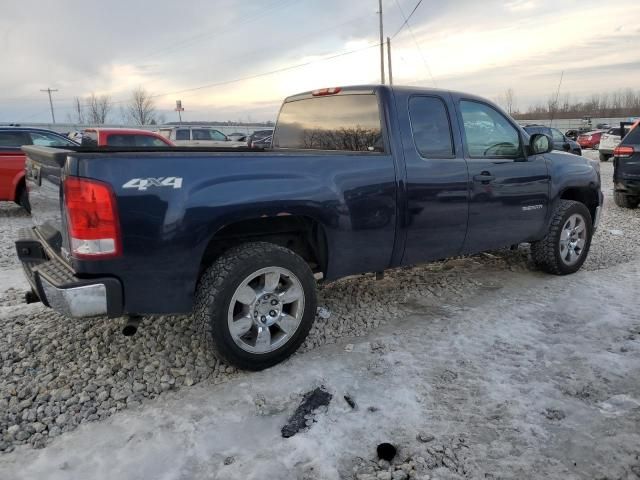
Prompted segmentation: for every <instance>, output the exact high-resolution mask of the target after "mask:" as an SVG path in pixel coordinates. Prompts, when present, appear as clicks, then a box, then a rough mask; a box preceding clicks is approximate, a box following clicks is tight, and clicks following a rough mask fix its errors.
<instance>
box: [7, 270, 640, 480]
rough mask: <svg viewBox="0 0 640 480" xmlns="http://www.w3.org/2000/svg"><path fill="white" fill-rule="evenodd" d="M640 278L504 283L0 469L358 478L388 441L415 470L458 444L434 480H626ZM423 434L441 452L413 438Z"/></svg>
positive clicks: (46, 474) (160, 403) (631, 454)
mask: <svg viewBox="0 0 640 480" xmlns="http://www.w3.org/2000/svg"><path fill="white" fill-rule="evenodd" d="M639 273H640V262H639V261H637V260H636V261H634V262H633V263H630V264H627V265H622V266H618V267H616V268H613V269H608V270H600V271H598V272H581V273H579V274H576V275H574V276H572V277H570V278H562V277H550V276H546V275H542V274H535V273H514V272H505V273H504V274H503V275H501V277H502V278H500V279H499V281H500V283H501V284H502V285H504V286H503V287H502V288H500V289H498V290H493V291H492V292H491V293H485V294H484V295H481V296H476V297H474V298H470V299H469V301H468V303H467V305H466V306H464V307H461V308H453V309H451V310H450V311H449V312H448V313H447V314H445V315H442V314H441V313H437V314H433V313H431V311H430V310H429V308H428V306H425V312H420V307H419V305H415V307H414V308H415V313H413V314H411V315H408V316H407V317H406V318H404V319H402V320H400V321H398V322H395V323H394V324H389V325H386V326H385V327H382V328H381V329H378V330H376V331H373V332H372V333H370V334H369V335H368V336H365V337H358V338H346V339H343V340H342V341H341V342H340V343H338V344H336V345H331V346H325V347H321V348H318V349H315V350H313V351H312V352H309V353H307V354H305V355H298V356H296V357H295V358H294V359H292V360H291V361H288V362H286V363H285V364H283V365H280V366H277V367H275V368H272V369H270V370H268V371H265V372H261V373H257V374H255V373H254V374H242V375H239V376H238V377H236V378H235V379H233V380H231V381H229V382H227V383H226V384H224V385H217V386H216V385H211V384H208V383H203V384H200V385H199V386H197V387H193V388H191V389H189V390H185V391H180V392H176V393H171V394H167V395H165V396H163V397H161V398H160V399H158V400H156V401H154V402H149V403H148V404H145V405H144V406H143V407H139V408H137V409H133V410H129V411H126V412H123V413H120V414H118V415H116V416H114V417H112V418H110V419H109V420H107V421H104V422H101V423H91V424H86V425H83V426H81V427H80V428H79V429H77V430H76V431H74V432H71V433H68V434H66V435H63V436H62V437H60V438H59V439H57V440H56V441H54V442H53V443H52V444H51V445H50V446H48V447H47V448H45V449H43V450H35V449H31V448H20V449H18V450H16V451H15V452H13V453H10V454H7V455H5V456H4V457H3V458H2V459H1V460H0V471H4V474H3V475H2V477H3V478H12V479H31V478H48V479H75V478H77V479H86V478H93V479H102V478H104V479H112V478H127V479H128V478H131V479H138V478H139V479H148V478H154V479H173V478H185V479H186V478H192V479H199V478H203V479H204V478H221V479H222V478H224V479H236V478H237V479H250V478H255V479H261V478H309V479H311V478H322V479H324V478H326V479H337V478H353V475H354V473H356V472H365V471H366V470H367V465H368V462H369V461H371V460H373V458H374V455H375V448H376V445H377V444H378V443H380V442H382V441H389V442H392V443H394V444H396V445H397V446H398V447H399V456H400V458H403V457H405V456H409V455H410V456H411V457H412V458H414V459H415V458H418V457H420V456H421V457H423V458H428V457H429V455H430V454H429V451H428V450H427V448H431V449H432V450H433V447H436V446H443V447H444V446H450V445H452V444H454V443H455V442H462V444H463V445H464V448H462V449H459V450H458V454H457V458H458V461H459V464H458V465H452V466H451V468H447V467H440V468H436V469H434V470H428V469H427V470H426V471H425V472H422V473H428V474H430V475H433V478H463V477H468V478H532V477H536V478H565V479H568V478H634V477H633V472H635V473H636V474H640V460H639V459H638V455H640V407H639V406H640V375H639V374H640V316H638V312H637V307H638V302H637V301H636V300H633V299H634V296H635V295H636V291H637V288H638V286H639V282H638V275H639ZM320 385H324V386H325V387H326V388H327V389H328V390H329V391H330V392H331V393H333V395H334V397H333V400H332V402H331V404H330V405H329V408H328V410H327V411H326V413H319V414H317V416H316V423H314V424H313V425H312V426H311V427H310V429H309V430H308V431H306V432H301V433H299V434H298V435H296V436H294V437H292V438H289V439H284V438H282V436H281V434H280V429H281V428H282V426H283V425H284V423H285V422H286V420H287V417H288V416H289V415H291V414H292V412H293V411H294V410H295V408H296V407H297V405H298V403H299V401H300V397H301V395H302V394H303V393H304V392H307V391H309V390H311V389H313V388H314V387H316V386H320ZM344 395H349V396H350V397H351V398H352V399H353V400H354V401H355V402H356V408H355V409H351V407H350V406H349V405H348V404H347V402H346V401H345V400H344V398H343V397H344ZM371 407H373V408H371ZM371 410H374V411H371ZM423 432H426V433H427V434H429V435H432V436H433V437H435V438H434V440H433V441H432V442H429V443H426V444H425V443H422V442H420V441H419V440H417V438H416V437H417V435H418V434H419V433H423ZM360 459H363V460H362V461H361V460H360ZM225 460H226V462H225ZM225 463H228V465H225ZM462 472H464V473H462Z"/></svg>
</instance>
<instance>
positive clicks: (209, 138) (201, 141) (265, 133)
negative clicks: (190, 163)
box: [158, 125, 273, 148]
mask: <svg viewBox="0 0 640 480" xmlns="http://www.w3.org/2000/svg"><path fill="white" fill-rule="evenodd" d="M158 133H159V134H160V135H162V136H163V137H165V138H167V139H169V140H170V141H171V142H173V143H174V144H176V145H178V146H184V147H223V148H246V147H249V148H265V147H269V146H271V141H269V142H268V143H267V142H264V141H263V142H258V143H256V141H257V140H264V139H265V138H267V137H269V138H270V136H271V135H273V129H270V130H258V131H255V132H253V133H252V134H251V135H247V134H244V133H232V134H230V135H225V134H224V133H222V132H221V131H220V130H216V129H215V128H212V127H206V126H187V125H182V126H174V127H163V128H160V129H159V130H158Z"/></svg>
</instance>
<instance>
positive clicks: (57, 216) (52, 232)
mask: <svg viewBox="0 0 640 480" xmlns="http://www.w3.org/2000/svg"><path fill="white" fill-rule="evenodd" d="M22 150H23V151H24V152H25V153H26V154H27V160H26V182H27V190H28V191H29V203H30V204H31V216H32V219H33V223H34V226H36V227H37V230H38V234H39V235H40V236H41V237H42V239H43V240H45V241H46V242H47V243H48V244H49V245H50V246H51V248H52V249H53V250H54V251H55V252H56V253H60V249H61V248H62V246H63V245H64V246H65V248H67V249H68V245H67V238H66V236H67V235H66V228H64V219H63V216H62V182H61V177H62V172H63V171H64V168H65V165H66V159H67V155H68V154H69V153H71V152H70V151H69V150H61V149H56V148H51V147H37V146H25V147H22Z"/></svg>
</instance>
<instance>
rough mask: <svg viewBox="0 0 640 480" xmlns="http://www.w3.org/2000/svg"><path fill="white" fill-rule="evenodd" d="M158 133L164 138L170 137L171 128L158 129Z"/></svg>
mask: <svg viewBox="0 0 640 480" xmlns="http://www.w3.org/2000/svg"><path fill="white" fill-rule="evenodd" d="M158 133H159V134H160V135H162V136H163V137H164V138H169V139H170V138H171V129H161V130H158Z"/></svg>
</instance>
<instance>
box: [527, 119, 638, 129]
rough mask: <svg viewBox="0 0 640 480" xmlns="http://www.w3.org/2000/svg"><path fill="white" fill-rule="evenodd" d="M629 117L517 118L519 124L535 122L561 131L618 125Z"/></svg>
mask: <svg viewBox="0 0 640 480" xmlns="http://www.w3.org/2000/svg"><path fill="white" fill-rule="evenodd" d="M629 120H630V119H629V117H616V118H591V123H588V122H587V121H585V120H583V119H582V118H558V119H554V120H553V121H552V120H536V119H530V120H529V119H527V120H518V123H519V124H520V125H529V124H532V123H535V124H537V125H545V126H547V127H554V128H557V129H558V130H560V131H562V132H566V131H567V130H572V129H573V130H577V129H579V128H592V129H594V130H595V129H596V127H597V125H598V124H600V123H607V124H609V125H611V126H612V127H615V126H618V127H619V126H620V122H627V121H629Z"/></svg>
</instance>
